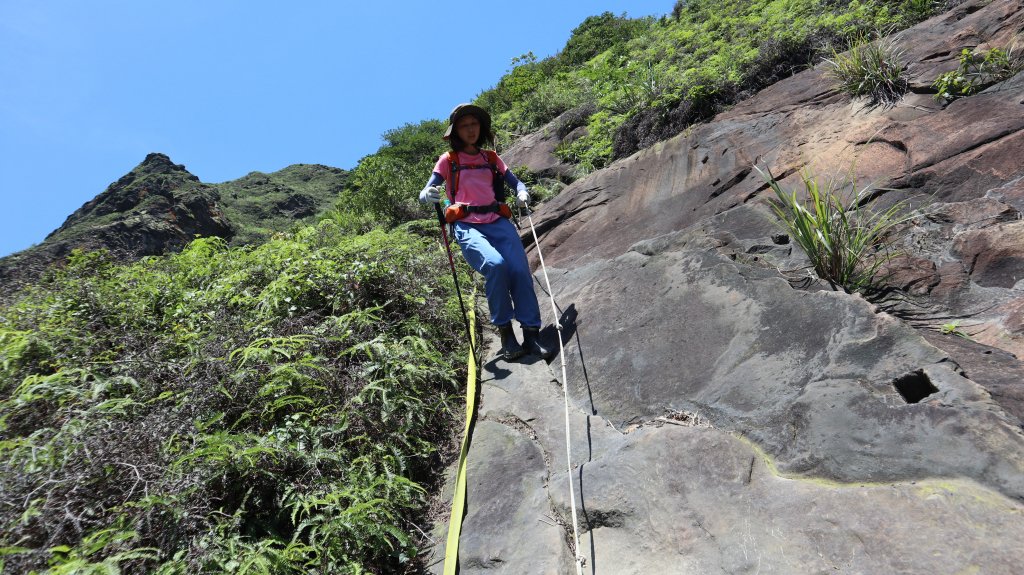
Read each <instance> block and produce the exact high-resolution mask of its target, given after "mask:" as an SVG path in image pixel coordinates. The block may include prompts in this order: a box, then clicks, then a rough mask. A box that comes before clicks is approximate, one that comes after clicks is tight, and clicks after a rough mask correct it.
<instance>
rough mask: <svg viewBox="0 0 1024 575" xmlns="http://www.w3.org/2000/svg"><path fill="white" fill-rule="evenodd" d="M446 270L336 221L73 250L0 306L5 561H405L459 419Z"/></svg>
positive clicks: (291, 564)
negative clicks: (111, 256)
mask: <svg viewBox="0 0 1024 575" xmlns="http://www.w3.org/2000/svg"><path fill="white" fill-rule="evenodd" d="M446 264H447V262H446V261H445V256H444V255H443V252H442V251H441V250H440V249H439V247H438V245H437V243H436V241H434V240H430V239H426V238H423V237H421V236H417V235H415V234H410V233H408V232H404V231H399V230H395V231H390V232H386V231H374V232H371V233H368V234H365V235H357V236H353V235H351V234H348V233H346V231H345V230H344V229H343V228H339V227H338V226H337V225H336V224H335V223H334V222H333V221H331V220H327V221H324V222H322V223H321V224H319V225H317V226H315V227H309V228H305V229H303V230H301V231H300V232H298V233H296V234H293V235H287V236H282V237H280V238H277V239H274V240H272V241H270V242H267V243H265V244H263V245H262V246H259V247H255V248H254V247H245V248H228V247H227V246H225V245H224V242H223V241H221V240H217V239H204V240H198V241H196V242H193V243H192V244H191V245H190V246H189V247H188V248H187V249H186V250H185V251H184V252H182V253H180V254H177V255H172V256H165V257H156V258H147V259H144V260H143V261H140V262H138V263H135V264H131V265H118V264H114V263H111V262H109V261H107V260H106V259H105V257H104V255H103V253H102V252H93V253H77V254H75V255H74V256H73V257H72V258H71V260H70V262H69V264H68V265H67V266H66V267H65V268H64V269H62V270H61V271H59V272H56V273H53V274H51V275H50V276H49V277H47V278H46V279H45V280H44V281H43V282H41V283H40V284H39V285H37V286H36V287H34V288H33V289H30V290H28V291H27V292H24V293H23V294H22V295H21V297H20V299H19V300H18V301H17V302H16V303H15V304H13V305H11V306H9V307H6V308H4V309H0V525H2V529H0V533H2V535H0V564H2V565H4V567H5V568H6V570H5V571H4V572H5V573H28V572H47V573H113V572H117V571H116V569H120V572H125V573H200V572H202V573H256V572H273V573H363V572H368V571H369V572H381V570H384V571H386V572H402V571H404V570H405V569H406V568H410V565H412V563H411V561H412V558H413V557H414V556H415V555H416V550H415V544H414V537H413V534H414V533H416V530H415V528H414V524H415V522H416V521H417V520H421V514H422V512H423V505H424V501H425V496H426V492H425V488H426V487H427V486H429V485H430V482H431V481H432V480H433V478H434V477H436V476H437V471H438V469H437V466H438V457H437V454H436V451H437V445H438V442H441V441H444V440H446V438H447V437H448V435H449V427H453V426H454V425H455V424H454V422H453V419H454V418H455V415H453V414H454V413H458V412H459V410H458V409H451V407H452V404H453V403H456V404H457V401H458V399H457V397H456V396H457V391H458V389H459V387H460V386H459V385H458V384H457V383H456V382H457V381H458V379H459V377H460V376H461V374H459V373H458V372H457V370H456V369H455V368H453V366H459V365H462V360H463V358H464V355H462V354H463V353H464V347H462V340H463V339H464V337H463V336H462V335H461V333H460V331H461V330H460V328H461V325H462V324H461V319H460V318H459V316H458V308H457V304H453V302H452V301H450V299H449V295H450V294H451V293H452V287H451V279H450V276H449V277H448V279H446V276H445V274H443V273H439V272H441V271H443V270H444V269H445V266H446ZM464 281H467V280H466V279H465V278H464Z"/></svg>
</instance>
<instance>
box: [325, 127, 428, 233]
mask: <svg viewBox="0 0 1024 575" xmlns="http://www.w3.org/2000/svg"><path fill="white" fill-rule="evenodd" d="M446 126H447V124H446V123H444V122H441V121H440V120H426V121H423V122H420V123H418V124H406V125H405V126H402V127H401V128H396V129H394V130H390V131H388V132H386V133H385V134H384V141H385V143H384V145H383V146H381V147H380V149H379V150H377V152H375V153H373V154H370V155H369V156H366V157H364V158H362V159H361V160H359V165H358V166H356V168H355V170H353V171H352V172H351V175H350V178H349V181H348V184H347V185H346V187H345V190H344V192H343V193H342V199H341V205H340V206H339V209H340V210H341V211H342V212H351V213H354V214H357V215H360V216H366V217H369V218H374V219H376V220H377V221H378V222H380V223H382V224H385V225H396V224H400V223H403V222H407V221H410V220H415V219H419V218H421V217H423V215H424V212H423V207H422V206H420V205H419V203H418V202H417V195H418V193H419V191H420V190H421V189H422V188H423V185H424V184H426V182H427V179H428V178H429V177H430V173H431V171H432V170H433V168H434V163H435V162H437V158H438V157H439V156H440V155H441V154H442V153H444V151H445V150H447V149H448V146H447V144H446V143H445V141H444V140H442V139H441V136H442V135H444V131H445V128H446Z"/></svg>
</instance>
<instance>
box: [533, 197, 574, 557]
mask: <svg viewBox="0 0 1024 575" xmlns="http://www.w3.org/2000/svg"><path fill="white" fill-rule="evenodd" d="M526 219H527V221H529V222H530V232H531V233H532V234H533V245H535V246H537V258H538V259H539V260H540V269H541V271H542V272H543V273H544V284H545V285H546V286H547V291H548V299H550V300H551V313H552V314H553V315H554V317H555V329H556V330H557V331H558V354H559V356H560V358H561V361H562V392H563V393H562V395H563V396H564V398H565V457H566V471H567V473H566V475H567V476H568V478H569V506H570V508H571V509H572V539H573V551H574V552H575V553H576V575H583V555H582V554H580V530H579V520H578V519H577V518H576V491H575V489H574V488H573V484H572V442H571V441H570V440H569V379H568V377H567V376H566V374H565V346H564V345H563V344H562V323H561V322H560V321H559V320H558V306H556V305H555V295H554V292H553V291H551V281H550V280H548V268H547V267H546V266H545V265H544V255H543V254H542V253H540V240H539V239H537V229H536V228H534V227H533V217H532V216H530V211H529V210H526Z"/></svg>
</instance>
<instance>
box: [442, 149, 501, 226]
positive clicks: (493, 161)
mask: <svg viewBox="0 0 1024 575" xmlns="http://www.w3.org/2000/svg"><path fill="white" fill-rule="evenodd" d="M482 152H483V153H484V156H485V157H486V158H487V163H486V164H480V165H470V166H467V165H461V164H459V161H458V160H459V155H458V153H457V152H456V151H455V150H449V151H448V154H447V156H448V167H449V170H450V173H451V185H450V186H448V185H446V186H445V190H446V191H447V193H448V202H449V203H450V204H451V205H449V206H448V207H447V208H445V211H444V219H445V221H447V222H448V223H453V222H456V221H458V220H461V219H462V218H464V217H466V216H468V215H469V214H473V213H476V214H490V213H497V214H499V215H501V216H502V217H505V218H511V217H512V209H511V208H509V207H508V204H506V203H505V202H504V201H503V200H504V198H505V178H503V177H502V176H501V172H500V171H499V170H498V153H497V152H495V151H494V150H482ZM486 169H490V170H491V174H492V176H491V188H492V190H493V191H494V203H492V204H490V205H487V206H467V205H466V204H457V203H455V194H456V190H458V187H459V173H460V172H461V171H462V170H486Z"/></svg>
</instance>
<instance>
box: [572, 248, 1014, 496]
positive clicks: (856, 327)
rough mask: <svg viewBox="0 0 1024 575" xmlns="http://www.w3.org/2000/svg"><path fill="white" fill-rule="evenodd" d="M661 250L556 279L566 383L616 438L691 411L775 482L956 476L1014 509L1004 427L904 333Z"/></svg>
mask: <svg viewBox="0 0 1024 575" xmlns="http://www.w3.org/2000/svg"><path fill="white" fill-rule="evenodd" d="M672 236H673V237H674V239H672V238H669V239H665V238H662V239H659V240H652V241H651V242H642V243H640V244H638V245H637V246H635V247H634V251H631V252H629V253H626V254H624V255H622V256H620V257H618V258H615V259H613V260H610V261H608V262H605V263H594V264H590V265H587V266H583V267H580V268H577V269H576V270H573V271H571V272H567V273H564V274H555V276H556V278H557V279H556V281H557V287H556V288H555V291H556V293H557V294H558V297H559V299H560V301H561V302H562V303H563V305H570V304H571V305H573V306H575V308H576V309H578V310H579V313H580V315H579V325H578V330H579V331H578V336H579V341H580V345H581V346H582V348H583V354H582V355H581V356H573V358H572V361H571V363H570V368H571V369H570V374H569V381H570V384H571V385H575V386H576V388H575V391H574V396H575V397H580V396H581V395H582V394H584V393H589V394H592V396H593V408H594V409H595V410H596V412H597V415H600V416H602V417H605V418H607V419H609V420H610V421H611V422H612V423H613V424H615V425H616V427H623V426H626V425H628V424H630V423H638V422H644V421H649V420H651V419H653V418H655V417H657V416H659V415H661V414H663V413H665V412H666V411H669V410H679V411H692V412H699V413H701V414H704V415H705V416H706V417H707V418H708V419H710V420H711V422H712V423H713V424H714V425H715V426H716V427H719V428H723V429H726V430H730V431H733V432H737V433H739V434H741V435H743V436H746V437H749V438H751V439H752V440H753V441H755V442H756V443H757V444H758V445H759V446H761V448H763V449H764V450H765V451H766V452H768V453H769V454H770V455H771V456H772V457H773V458H777V460H778V465H779V468H780V469H781V470H783V471H784V472H786V473H798V474H803V475H808V476H816V477H821V478H825V479H829V480H836V481H844V482H853V481H895V480H912V479H923V478H928V477H967V478H971V479H973V480H975V481H978V482H980V483H982V484H985V485H988V486H990V487H992V488H994V489H996V490H999V491H1001V492H1002V493H1004V494H1006V495H1007V496H1009V497H1012V498H1017V499H1024V434H1022V432H1021V429H1020V427H1019V426H1018V420H1017V418H1016V417H1014V416H1012V415H1010V414H1008V413H1007V412H1006V411H1005V410H1003V409H1002V408H1001V407H1000V406H999V405H998V403H996V402H995V401H993V399H992V398H991V396H990V394H989V393H988V392H987V391H986V390H985V389H984V388H982V387H981V386H979V385H977V384H976V383H975V382H973V381H971V380H969V379H967V378H966V377H963V375H962V374H961V373H960V370H959V367H958V366H957V365H956V364H955V363H953V362H952V361H950V360H949V358H948V356H947V355H946V354H945V353H944V352H942V351H940V350H938V349H936V348H935V347H933V346H932V345H929V344H928V343H927V342H926V341H924V340H923V339H922V338H921V337H920V335H918V334H917V332H916V331H915V330H913V329H912V328H910V327H908V326H906V325H905V324H903V323H902V322H900V321H898V320H896V319H895V318H893V317H891V316H888V315H886V314H879V313H876V310H875V309H874V308H873V307H872V306H871V305H870V304H868V303H867V302H865V301H864V300H862V299H861V298H859V297H857V296H850V295H847V294H843V293H836V292H827V291H817V292H805V291H800V290H797V289H794V288H793V287H792V286H791V285H790V284H789V283H788V282H787V281H785V280H784V279H782V278H781V277H779V275H778V273H777V272H774V271H771V270H767V269H763V268H756V267H751V266H746V265H740V264H736V263H735V262H733V261H732V260H731V259H729V258H728V257H725V256H722V255H721V254H719V253H718V252H717V251H716V250H715V249H714V248H707V247H701V246H702V245H703V244H706V243H707V240H701V239H700V235H699V234H698V235H697V237H696V238H695V237H694V236H693V235H692V234H682V233H681V234H673V235H672ZM673 242H675V244H673ZM679 245H681V246H683V247H676V246H679ZM598 351H600V352H601V353H598ZM579 357H586V358H588V359H587V360H586V362H585V363H584V362H582V361H580V360H579V359H578V358H579ZM580 382H584V383H585V385H581V384H580Z"/></svg>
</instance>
